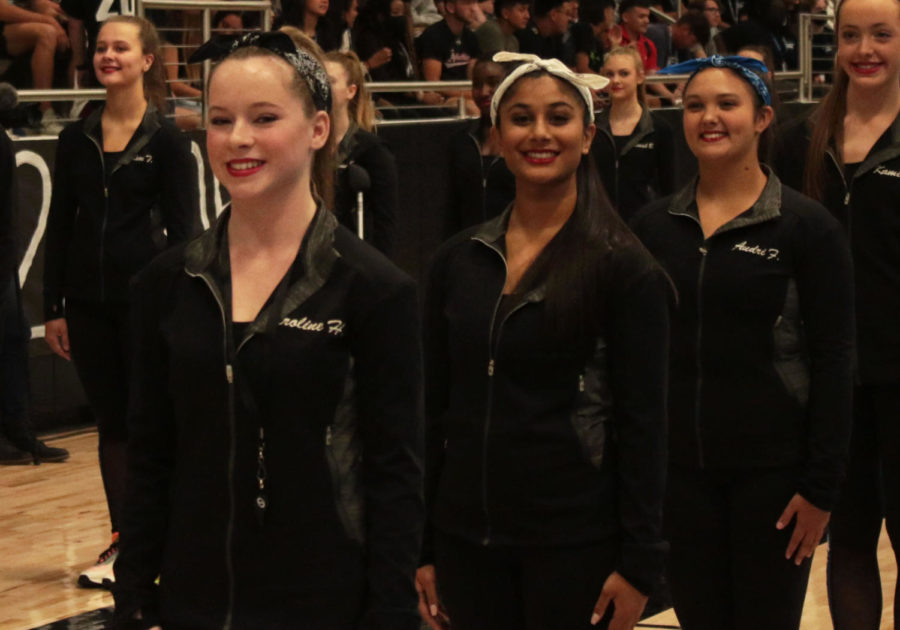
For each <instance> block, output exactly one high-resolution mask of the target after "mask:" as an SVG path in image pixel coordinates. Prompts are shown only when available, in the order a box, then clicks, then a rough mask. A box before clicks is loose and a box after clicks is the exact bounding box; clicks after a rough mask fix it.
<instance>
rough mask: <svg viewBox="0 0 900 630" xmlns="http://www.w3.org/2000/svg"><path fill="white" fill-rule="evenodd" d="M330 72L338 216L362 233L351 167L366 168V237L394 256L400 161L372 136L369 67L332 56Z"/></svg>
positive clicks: (343, 55) (350, 57) (344, 55)
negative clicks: (335, 146) (368, 81)
mask: <svg viewBox="0 0 900 630" xmlns="http://www.w3.org/2000/svg"><path fill="white" fill-rule="evenodd" d="M325 69H326V70H327V71H328V78H329V79H330V80H331V88H332V99H331V121H332V124H333V125H334V135H335V139H336V141H337V163H338V169H337V173H336V176H335V187H334V212H335V214H336V215H337V217H338V220H339V221H340V222H341V223H342V224H343V225H344V226H346V227H347V229H349V230H350V231H352V232H353V233H355V234H358V230H357V196H356V195H357V192H358V191H355V190H353V189H352V187H351V177H350V173H349V171H348V168H349V167H350V165H351V164H355V165H357V166H359V167H361V168H362V169H363V170H365V171H366V173H367V174H368V176H369V187H368V189H366V190H365V191H363V199H364V203H363V217H364V221H363V236H364V238H365V240H366V241H368V242H370V243H372V245H374V246H375V247H376V248H377V249H378V250H379V251H380V252H381V253H382V254H384V255H385V256H390V255H391V254H392V253H393V244H394V237H395V235H396V231H397V199H398V195H399V191H398V190H397V186H398V182H397V180H398V177H397V161H396V160H395V159H394V154H393V153H391V150H390V149H389V148H388V147H387V144H385V142H384V141H383V140H382V139H381V138H379V137H378V136H376V135H375V134H374V133H373V131H374V129H375V105H374V104H373V103H372V98H371V97H370V96H369V92H368V91H367V90H366V77H365V74H364V72H363V70H364V67H363V65H362V63H361V62H360V61H359V57H357V56H356V53H354V52H330V53H328V54H327V55H326V56H325Z"/></svg>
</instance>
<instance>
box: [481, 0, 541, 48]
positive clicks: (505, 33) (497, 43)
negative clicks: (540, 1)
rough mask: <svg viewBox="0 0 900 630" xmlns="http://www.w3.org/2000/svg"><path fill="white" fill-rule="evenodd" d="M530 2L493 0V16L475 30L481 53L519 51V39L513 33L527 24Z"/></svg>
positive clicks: (527, 0) (522, 0) (524, 0)
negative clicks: (494, 11)
mask: <svg viewBox="0 0 900 630" xmlns="http://www.w3.org/2000/svg"><path fill="white" fill-rule="evenodd" d="M530 4H531V3H530V2H529V0H495V2H494V8H495V10H496V13H495V15H494V18H493V19H491V20H488V21H487V22H485V23H484V24H482V25H481V26H480V27H478V30H476V31H475V36H476V37H478V47H479V48H480V49H481V54H482V55H487V56H490V55H493V54H494V53H496V52H500V51H506V52H519V40H518V39H516V35H515V33H516V31H518V30H521V29H523V28H525V27H527V26H528V19H529V17H530V12H529V5H530Z"/></svg>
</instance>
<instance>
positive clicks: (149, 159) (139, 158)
mask: <svg viewBox="0 0 900 630" xmlns="http://www.w3.org/2000/svg"><path fill="white" fill-rule="evenodd" d="M131 161H132V162H144V163H145V164H153V156H152V155H150V154H149V153H148V154H147V155H135V156H134V157H133V158H131Z"/></svg>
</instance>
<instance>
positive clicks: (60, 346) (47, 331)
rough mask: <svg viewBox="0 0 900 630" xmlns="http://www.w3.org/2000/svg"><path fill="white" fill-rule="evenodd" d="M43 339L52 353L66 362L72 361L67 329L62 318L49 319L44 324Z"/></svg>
mask: <svg viewBox="0 0 900 630" xmlns="http://www.w3.org/2000/svg"><path fill="white" fill-rule="evenodd" d="M44 339H45V340H46V341H47V345H49V346H50V349H51V350H53V352H55V353H56V354H58V355H59V356H61V357H62V358H63V359H65V360H66V361H71V360H72V352H71V350H70V348H69V327H68V326H67V325H66V320H65V318H64V317H60V318H59V319H51V320H50V321H48V322H46V323H45V324H44Z"/></svg>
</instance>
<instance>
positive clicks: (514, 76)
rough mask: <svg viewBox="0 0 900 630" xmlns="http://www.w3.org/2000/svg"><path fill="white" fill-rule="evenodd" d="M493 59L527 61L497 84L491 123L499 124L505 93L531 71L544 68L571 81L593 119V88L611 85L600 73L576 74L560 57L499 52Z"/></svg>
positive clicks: (492, 105) (555, 75)
mask: <svg viewBox="0 0 900 630" xmlns="http://www.w3.org/2000/svg"><path fill="white" fill-rule="evenodd" d="M493 60H494V61H496V62H498V63H505V62H507V61H523V62H525V63H523V64H522V65H521V66H518V67H517V68H516V69H514V70H513V71H512V72H510V73H509V74H508V75H507V76H506V78H505V79H503V81H502V82H501V83H500V85H499V86H497V90H496V91H495V92H494V96H493V98H491V124H493V125H496V124H497V111H498V110H499V108H500V101H501V100H503V94H504V93H505V92H506V90H508V89H509V87H510V86H511V85H512V84H513V83H515V82H516V81H518V80H519V77H521V76H522V75H524V74H528V73H529V72H534V71H535V70H543V71H545V72H547V73H548V74H551V75H553V76H554V77H557V78H559V79H562V80H563V81H567V82H568V83H571V84H572V86H574V87H575V89H576V90H578V93H579V94H580V95H581V98H582V99H584V103H585V105H586V106H587V110H588V113H589V114H590V117H591V120H593V119H594V97H593V95H592V94H591V90H602V89H603V88H605V87H606V86H607V85H609V79H607V78H606V77H604V76H600V75H599V74H576V73H575V72H572V71H571V70H570V69H569V68H568V67H567V66H566V65H565V64H564V63H563V62H561V61H560V60H559V59H541V58H540V57H538V56H537V55H526V54H522V53H512V52H498V53H497V54H496V55H494V57H493Z"/></svg>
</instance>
